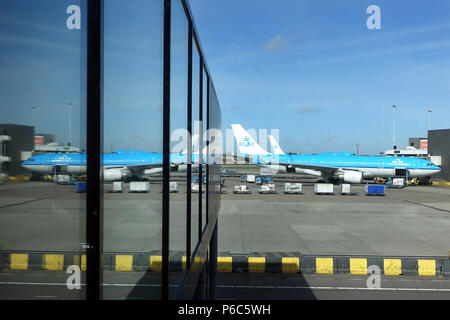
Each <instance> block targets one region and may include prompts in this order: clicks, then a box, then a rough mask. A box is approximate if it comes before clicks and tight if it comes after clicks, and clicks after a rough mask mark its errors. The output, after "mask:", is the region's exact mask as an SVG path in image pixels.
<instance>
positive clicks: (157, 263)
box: [150, 256, 162, 271]
mask: <svg viewBox="0 0 450 320" xmlns="http://www.w3.org/2000/svg"><path fill="white" fill-rule="evenodd" d="M150 270H151V271H161V270H162V256H150Z"/></svg>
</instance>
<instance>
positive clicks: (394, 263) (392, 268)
mask: <svg viewBox="0 0 450 320" xmlns="http://www.w3.org/2000/svg"><path fill="white" fill-rule="evenodd" d="M384 274H385V275H387V276H399V275H401V274H402V260H401V259H384Z"/></svg>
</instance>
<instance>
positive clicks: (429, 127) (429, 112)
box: [428, 109, 433, 131]
mask: <svg viewBox="0 0 450 320" xmlns="http://www.w3.org/2000/svg"><path fill="white" fill-rule="evenodd" d="M432 112H433V111H432V110H431V109H429V110H428V131H430V130H431V114H432Z"/></svg>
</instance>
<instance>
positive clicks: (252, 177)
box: [247, 175, 256, 183]
mask: <svg viewBox="0 0 450 320" xmlns="http://www.w3.org/2000/svg"><path fill="white" fill-rule="evenodd" d="M255 180H256V177H255V176H254V175H248V176H247V182H248V183H255Z"/></svg>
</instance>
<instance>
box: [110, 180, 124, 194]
mask: <svg viewBox="0 0 450 320" xmlns="http://www.w3.org/2000/svg"><path fill="white" fill-rule="evenodd" d="M111 192H123V182H122V181H114V182H113V185H112V191H111Z"/></svg>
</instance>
